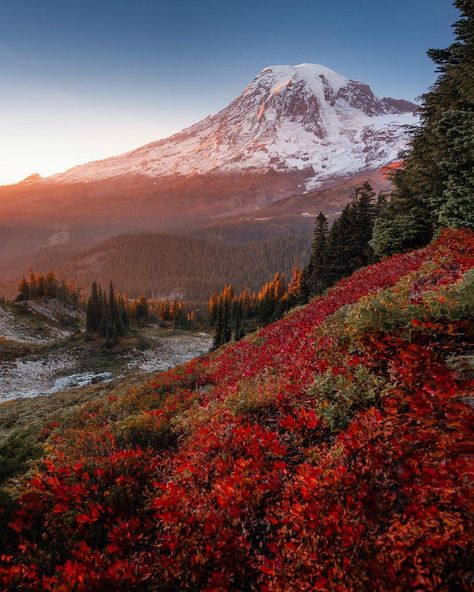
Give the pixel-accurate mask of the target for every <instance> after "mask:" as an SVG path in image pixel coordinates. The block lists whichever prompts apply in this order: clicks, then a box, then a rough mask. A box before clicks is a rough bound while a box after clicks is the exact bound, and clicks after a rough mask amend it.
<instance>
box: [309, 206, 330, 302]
mask: <svg viewBox="0 0 474 592" xmlns="http://www.w3.org/2000/svg"><path fill="white" fill-rule="evenodd" d="M328 235H329V226H328V221H327V218H326V216H325V215H324V214H323V213H322V212H320V213H319V215H318V217H317V218H316V223H315V225H314V235H313V244H312V248H311V258H310V260H309V264H308V267H307V268H306V274H305V275H306V277H305V281H306V292H307V294H308V296H310V295H314V294H322V292H324V290H325V289H326V287H327V273H326V263H327V242H328Z"/></svg>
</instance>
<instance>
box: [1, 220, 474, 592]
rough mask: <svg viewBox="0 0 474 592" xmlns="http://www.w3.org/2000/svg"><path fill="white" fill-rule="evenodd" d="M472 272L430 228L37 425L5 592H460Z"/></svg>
mask: <svg viewBox="0 0 474 592" xmlns="http://www.w3.org/2000/svg"><path fill="white" fill-rule="evenodd" d="M473 267H474V235H473V234H472V232H470V231H468V230H464V231H461V230H457V231H445V232H444V234H443V235H442V236H441V238H439V239H438V240H437V241H436V242H434V243H433V244H432V245H430V246H428V247H426V248H424V249H421V250H418V251H413V252H410V253H406V254H402V255H397V256H394V257H391V258H388V259H386V260H384V261H382V262H380V263H376V264H374V265H372V266H369V267H366V268H364V269H361V270H359V271H358V272H356V273H355V274H354V275H353V276H351V277H350V278H348V279H344V280H341V281H340V282H339V283H338V284H337V285H336V286H335V287H334V288H332V289H330V290H329V291H328V292H327V293H326V294H325V295H323V296H320V297H317V298H315V299H313V300H312V301H311V302H310V304H309V305H307V306H306V307H301V308H298V309H296V310H295V311H293V312H290V313H289V314H288V315H287V316H286V317H285V318H284V319H282V320H280V321H278V322H277V323H275V324H273V325H269V326H268V327H266V328H264V329H262V330H261V331H259V332H258V333H257V334H255V335H252V336H248V337H246V338H244V339H242V340H240V341H239V342H238V343H234V344H232V345H228V346H226V347H225V348H221V349H219V350H217V351H216V352H215V353H213V354H210V355H208V356H205V357H202V358H198V359H195V360H193V361H192V362H190V363H188V364H186V365H184V366H182V367H179V368H176V369H172V370H170V371H168V372H165V373H163V374H160V375H157V376H156V377H155V378H154V379H152V380H151V381H150V382H148V383H146V384H145V385H143V386H141V387H140V386H137V387H136V388H131V389H129V390H127V391H126V392H123V391H118V392H115V393H112V394H111V395H110V396H109V397H106V398H103V399H97V400H94V401H91V402H89V403H87V404H85V405H84V406H83V407H82V408H80V409H79V410H76V411H75V412H73V413H72V414H71V415H70V416H69V417H68V418H67V420H63V421H62V422H60V423H59V424H58V423H55V424H52V425H50V426H49V427H48V428H47V429H45V430H44V432H43V435H42V438H43V441H42V451H41V452H40V453H39V454H40V458H39V460H36V461H35V464H34V465H33V467H32V468H31V471H30V474H29V475H28V476H26V477H25V478H24V480H23V481H20V482H18V481H16V485H15V487H14V488H13V489H12V485H10V486H9V488H8V489H7V490H5V493H4V500H5V501H4V504H3V510H2V512H1V514H0V521H1V526H2V528H1V529H0V539H1V546H2V556H1V567H0V582H1V585H2V586H3V589H5V590H9V591H13V590H15V592H16V591H26V590H29V591H33V590H35V591H36V590H39V589H42V590H55V591H59V590H68V591H73V590H74V591H84V592H85V591H87V592H91V591H101V590H104V589H108V588H109V589H114V590H118V591H124V592H125V591H127V592H128V591H132V590H137V591H138V590H140V591H143V590H150V591H151V590H170V591H171V590H180V591H185V590H207V591H211V590H212V591H215V592H217V591H222V590H262V591H263V590H286V591H290V590H292V591H297V590H301V591H303V590H305V591H306V590H343V589H344V590H364V589H370V590H387V589H389V590H394V591H402V590H408V589H412V588H413V589H417V590H469V589H470V585H471V581H472V580H471V578H472V562H471V558H470V555H469V534H468V533H469V528H470V527H472V524H471V522H470V520H471V518H470V513H469V506H470V501H471V499H472V493H473V491H472V482H469V480H467V478H466V475H468V472H469V468H470V466H471V467H472V464H471V461H470V460H469V456H468V455H467V448H466V443H467V441H468V438H469V426H470V425H472V419H473V410H472V407H471V406H470V405H469V401H470V397H472V386H473V385H472V366H471V365H472V360H471V358H470V352H472V347H473V340H472V336H473V330H474V327H473V324H472V319H473V313H474V310H473V299H472V293H473V289H474V286H473V275H472V274H473V271H472V269H473ZM469 422H471V424H470V423H469ZM13 445H14V443H12V446H13ZM34 452H35V455H38V450H37V449H36V448H35V450H34ZM3 453H4V454H5V453H6V454H8V452H7V451H3ZM25 454H27V453H25ZM21 462H23V463H24V462H25V460H24V459H23V458H22V460H21ZM7 491H8V496H9V497H5V495H6V492H7Z"/></svg>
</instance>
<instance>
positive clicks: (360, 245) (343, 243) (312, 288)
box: [305, 183, 385, 296]
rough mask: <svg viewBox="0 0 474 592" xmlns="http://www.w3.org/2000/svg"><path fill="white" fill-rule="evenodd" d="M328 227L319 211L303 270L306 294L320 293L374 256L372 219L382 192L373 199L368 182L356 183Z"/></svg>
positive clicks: (377, 208)
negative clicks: (311, 248) (358, 185)
mask: <svg viewBox="0 0 474 592" xmlns="http://www.w3.org/2000/svg"><path fill="white" fill-rule="evenodd" d="M351 197H352V200H351V202H350V203H349V204H347V205H346V207H345V208H344V209H343V210H342V213H341V215H340V216H339V217H338V218H337V219H336V220H335V222H334V224H333V225H332V227H331V229H330V230H329V232H328V230H327V221H326V218H325V216H324V215H323V214H319V216H318V217H317V219H316V224H315V230H314V240H313V250H312V253H311V258H310V261H309V264H308V266H307V268H306V270H305V278H306V291H307V294H308V296H316V295H319V294H322V293H323V292H324V290H326V289H327V288H329V287H330V286H332V285H334V284H335V283H336V282H337V281H338V280H340V279H341V278H343V277H347V276H349V275H351V273H353V272H354V271H355V270H356V269H359V268H360V267H363V266H364V265H367V264H369V263H372V262H373V261H374V260H375V255H374V252H373V250H372V247H371V246H370V238H371V236H372V231H373V227H374V221H375V218H376V216H377V214H378V213H379V212H380V210H381V209H382V208H383V207H385V198H384V196H379V197H378V198H377V200H376V199H375V192H374V191H373V189H372V187H371V186H370V185H369V183H364V184H363V185H362V186H360V187H357V188H356V189H355V190H354V192H353V193H352V196H351Z"/></svg>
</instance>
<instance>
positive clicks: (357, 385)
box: [309, 365, 386, 431]
mask: <svg viewBox="0 0 474 592" xmlns="http://www.w3.org/2000/svg"><path fill="white" fill-rule="evenodd" d="M385 386H386V384H385V381H384V380H383V379H382V378H380V377H378V376H376V375H375V374H372V373H371V372H369V370H368V369H367V368H366V367H365V366H362V365H358V366H354V367H351V368H344V369H343V372H341V373H340V374H334V373H333V372H332V371H331V370H329V371H327V372H325V373H324V374H321V375H318V376H316V379H315V381H314V383H313V384H312V386H311V388H310V391H309V392H310V394H311V395H313V396H314V397H315V399H316V404H315V410H316V413H317V415H318V416H319V417H320V418H321V419H322V420H324V421H325V423H326V424H327V425H328V426H329V428H330V429H331V430H332V431H339V430H341V429H343V428H345V427H346V426H347V424H348V423H349V422H350V420H351V419H352V418H353V417H354V415H355V414H356V413H357V412H358V411H360V410H361V409H368V408H369V407H372V406H373V405H374V404H376V403H377V401H378V400H379V398H380V397H381V396H382V393H383V391H384V389H385Z"/></svg>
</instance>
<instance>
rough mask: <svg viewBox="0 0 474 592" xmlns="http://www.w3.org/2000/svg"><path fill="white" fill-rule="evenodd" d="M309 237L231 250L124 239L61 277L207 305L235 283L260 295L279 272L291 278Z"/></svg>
mask: <svg viewBox="0 0 474 592" xmlns="http://www.w3.org/2000/svg"><path fill="white" fill-rule="evenodd" d="M309 250H310V245H309V244H308V241H307V239H306V238H305V237H301V238H295V237H290V236H284V237H278V238H276V239H274V240H268V241H264V242H252V243H248V244H245V245H229V244H224V243H221V242H217V241H208V240H198V239H193V238H186V237H179V236H171V235H158V234H134V235H126V236H120V237H116V238H113V239H110V240H109V241H106V242H105V243H102V244H101V245H100V247H97V248H95V249H91V250H90V251H88V252H87V253H86V254H84V256H81V257H80V258H78V259H75V260H73V261H72V262H71V264H70V265H68V266H67V267H65V268H64V269H63V270H61V271H62V273H63V274H64V275H65V276H66V277H71V278H74V279H75V280H76V281H77V282H78V283H79V284H80V285H81V286H90V285H91V283H92V282H93V281H94V280H97V281H101V282H103V283H106V282H108V281H109V280H110V279H112V280H113V282H114V285H115V287H116V289H117V290H118V291H120V292H122V293H128V294H129V296H130V297H133V298H138V297H140V296H141V295H142V294H144V295H145V296H146V297H148V298H155V299H174V298H181V299H185V300H191V301H201V302H206V301H207V299H208V298H209V296H210V295H211V294H212V293H213V292H215V291H217V290H220V289H222V287H223V286H224V285H226V284H232V285H233V286H235V288H236V289H238V290H241V289H243V288H244V287H248V288H249V289H250V290H259V289H260V287H261V286H262V283H263V282H265V281H269V280H270V279H271V278H272V276H273V275H274V273H275V272H276V271H279V272H281V273H285V274H286V275H287V277H288V276H289V275H290V274H291V270H292V268H293V266H294V265H295V263H296V262H304V261H306V259H307V257H308V255H309Z"/></svg>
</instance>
